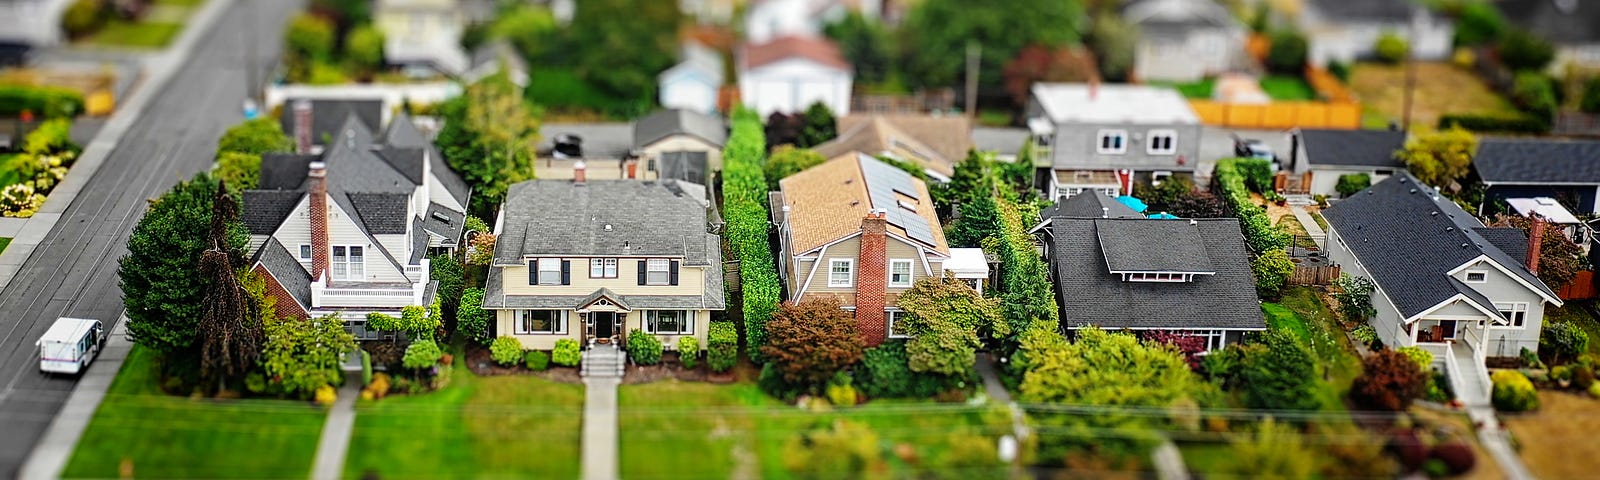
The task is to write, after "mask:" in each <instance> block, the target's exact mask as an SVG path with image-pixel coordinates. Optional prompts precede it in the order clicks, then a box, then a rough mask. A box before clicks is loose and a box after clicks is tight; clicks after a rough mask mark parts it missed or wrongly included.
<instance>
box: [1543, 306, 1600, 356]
mask: <svg viewBox="0 0 1600 480" xmlns="http://www.w3.org/2000/svg"><path fill="white" fill-rule="evenodd" d="M1544 317H1545V319H1546V320H1548V321H1551V322H1558V323H1570V324H1573V325H1575V326H1577V327H1578V329H1580V330H1583V333H1587V334H1589V353H1593V354H1600V322H1597V321H1595V318H1594V302H1593V301H1589V300H1568V301H1567V303H1566V305H1563V306H1560V307H1555V306H1550V307H1545V309H1544Z"/></svg>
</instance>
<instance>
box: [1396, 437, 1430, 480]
mask: <svg viewBox="0 0 1600 480" xmlns="http://www.w3.org/2000/svg"><path fill="white" fill-rule="evenodd" d="M1389 451H1390V452H1391V453H1393V454H1394V457H1395V459H1396V460H1399V461H1400V466H1401V467H1403V470H1404V471H1407V472H1413V471H1416V470H1417V469H1418V468H1422V463H1423V462H1426V461H1428V447H1427V446H1426V445H1423V444H1422V439H1420V438H1417V434H1416V432H1412V431H1410V430H1405V431H1401V432H1397V433H1395V435H1394V438H1390V439H1389Z"/></svg>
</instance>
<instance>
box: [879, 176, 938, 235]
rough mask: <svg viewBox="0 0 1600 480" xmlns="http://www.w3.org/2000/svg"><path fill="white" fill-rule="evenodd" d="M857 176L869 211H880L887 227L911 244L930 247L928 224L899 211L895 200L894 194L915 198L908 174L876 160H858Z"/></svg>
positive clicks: (901, 210)
mask: <svg viewBox="0 0 1600 480" xmlns="http://www.w3.org/2000/svg"><path fill="white" fill-rule="evenodd" d="M861 174H862V176H863V177H865V178H866V181H867V198H868V200H869V201H871V202H872V208H874V209H879V210H884V211H885V212H887V214H886V215H885V216H884V218H885V220H888V222H889V223H890V224H893V225H895V226H898V227H900V228H902V229H904V230H905V231H906V235H907V236H910V237H911V239H912V240H916V241H919V242H924V243H927V244H929V245H933V244H935V243H936V242H935V241H934V237H933V226H932V225H929V224H928V219H926V218H923V217H921V216H919V215H916V214H914V213H911V212H907V211H905V210H904V209H902V208H899V199H898V198H896V197H895V192H901V193H906V194H907V195H908V196H911V197H913V198H916V197H917V195H916V194H915V193H907V192H916V188H915V187H916V184H915V183H913V181H914V180H913V179H912V177H911V175H910V174H907V173H906V172H904V171H901V170H900V169H898V168H895V167H893V166H890V165H889V164H887V163H884V162H882V161H879V160H877V159H870V160H869V159H867V158H863V159H861Z"/></svg>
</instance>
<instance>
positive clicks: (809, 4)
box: [744, 0, 892, 42]
mask: <svg viewBox="0 0 1600 480" xmlns="http://www.w3.org/2000/svg"><path fill="white" fill-rule="evenodd" d="M890 1H892V0H752V1H751V2H750V3H749V4H748V6H747V7H746V10H745V16H744V33H745V38H747V39H749V40H750V41H751V42H766V41H769V40H773V39H776V38H779V37H785V36H790V35H795V36H807V37H820V36H822V27H823V26H824V25H827V24H829V23H833V22H836V21H838V20H840V19H843V18H844V17H845V15H847V14H849V13H850V11H851V10H854V11H856V12H859V13H860V14H861V15H862V16H863V17H866V18H867V19H868V20H877V19H878V18H879V17H880V16H881V15H882V13H883V9H884V4H885V3H889V2H890Z"/></svg>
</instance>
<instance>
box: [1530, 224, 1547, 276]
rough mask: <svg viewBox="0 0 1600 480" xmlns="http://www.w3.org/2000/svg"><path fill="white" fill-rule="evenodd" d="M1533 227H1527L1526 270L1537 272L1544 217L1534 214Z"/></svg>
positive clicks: (1542, 241) (1542, 238) (1542, 239)
mask: <svg viewBox="0 0 1600 480" xmlns="http://www.w3.org/2000/svg"><path fill="white" fill-rule="evenodd" d="M1530 218H1533V227H1532V228H1529V229H1528V261H1527V263H1528V271H1529V272H1533V274H1534V275H1538V274H1539V248H1540V247H1541V246H1542V244H1543V243H1544V217H1540V216H1538V215H1534V216H1532V217H1530Z"/></svg>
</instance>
